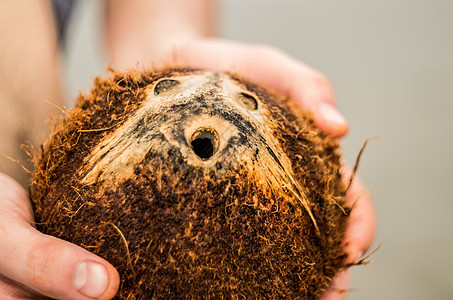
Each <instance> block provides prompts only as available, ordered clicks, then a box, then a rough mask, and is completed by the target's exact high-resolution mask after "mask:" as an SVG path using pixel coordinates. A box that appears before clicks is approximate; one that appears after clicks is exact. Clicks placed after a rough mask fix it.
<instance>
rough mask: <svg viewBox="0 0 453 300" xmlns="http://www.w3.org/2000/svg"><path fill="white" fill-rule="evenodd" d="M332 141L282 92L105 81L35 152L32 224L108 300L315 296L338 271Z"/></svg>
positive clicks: (132, 78) (337, 185)
mask: <svg viewBox="0 0 453 300" xmlns="http://www.w3.org/2000/svg"><path fill="white" fill-rule="evenodd" d="M345 192H346V187H345V185H344V184H343V182H342V178H341V174H340V153H339V146H338V143H337V141H336V140H335V139H332V138H330V137H328V136H325V135H324V134H323V133H321V132H320V131H319V130H318V129H317V128H316V127H315V126H314V124H313V120H312V117H311V115H310V114H309V113H307V112H305V111H303V110H301V109H300V108H298V107H297V106H296V105H294V103H293V102H292V101H291V100H290V99H288V98H287V97H285V96H282V95H278V94H276V93H273V92H271V91H268V90H266V89H264V88H262V87H259V86H258V85H256V84H253V83H251V82H249V81H246V80H243V79H241V78H239V77H237V76H234V75H229V74H221V73H214V72H209V71H203V70H195V69H190V68H167V69H160V70H153V71H150V72H129V73H117V72H113V74H112V76H111V77H110V78H97V79H96V80H95V83H94V87H93V89H92V91H91V93H90V94H88V95H82V96H80V97H79V99H78V100H77V104H76V106H75V108H74V109H72V110H70V111H67V112H65V116H63V117H62V118H60V119H59V120H58V121H57V122H56V125H55V126H54V130H53V133H52V134H51V136H50V137H49V138H48V139H47V140H46V141H45V142H44V144H43V145H42V147H41V153H40V154H39V155H38V156H37V157H36V170H35V172H34V176H33V183H32V188H31V197H32V200H33V204H34V209H35V214H36V222H37V224H39V226H38V228H39V229H40V230H41V231H42V232H45V233H47V234H51V235H53V236H56V237H58V238H61V239H65V240H67V241H70V242H72V243H75V244H77V245H80V246H82V247H84V248H86V249H88V250H90V251H92V252H93V253H95V254H97V255H100V256H102V257H103V258H105V259H107V260H108V261H110V262H111V263H112V264H113V265H114V266H115V267H116V268H117V269H118V271H119V273H120V275H121V286H120V290H119V293H118V299H198V298H208V299H211V298H212V299H222V298H227V299H230V298H231V299H239V298H247V299H257V298H260V299H261V298H269V299H317V298H319V297H320V296H321V295H322V294H323V292H324V291H325V289H326V288H327V287H328V285H329V283H330V281H331V279H332V278H333V277H334V276H335V274H336V273H337V272H338V271H339V270H340V269H342V268H344V267H345V265H344V264H343V262H342V261H343V259H344V258H345V255H346V254H345V253H344V251H343V249H342V240H343V235H344V231H345V227H346V222H347V218H348V215H349V211H350V209H349V208H348V207H347V206H346V205H345V200H344V197H345Z"/></svg>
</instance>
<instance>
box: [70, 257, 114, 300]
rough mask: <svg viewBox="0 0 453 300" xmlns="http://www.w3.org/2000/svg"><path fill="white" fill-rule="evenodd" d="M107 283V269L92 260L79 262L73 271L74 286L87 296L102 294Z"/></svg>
mask: <svg viewBox="0 0 453 300" xmlns="http://www.w3.org/2000/svg"><path fill="white" fill-rule="evenodd" d="M107 284H108V276H107V269H106V268H105V267H104V266H103V265H101V264H99V263H96V262H92V261H86V262H83V263H80V264H79V265H78V266H77V268H76V270H75V272H74V279H73V285H74V288H76V289H77V290H78V291H79V292H80V293H82V294H83V295H85V296H87V297H90V298H98V297H100V296H102V295H103V294H104V292H105V289H106V288H107Z"/></svg>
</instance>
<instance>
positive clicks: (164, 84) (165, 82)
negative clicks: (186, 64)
mask: <svg viewBox="0 0 453 300" xmlns="http://www.w3.org/2000/svg"><path fill="white" fill-rule="evenodd" d="M178 84H179V81H177V80H174V79H162V80H161V81H159V82H158V83H157V84H156V86H155V87H154V95H156V96H157V95H159V94H160V93H163V92H166V91H168V90H169V89H171V88H173V87H175V86H177V85H178Z"/></svg>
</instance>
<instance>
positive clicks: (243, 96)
mask: <svg viewBox="0 0 453 300" xmlns="http://www.w3.org/2000/svg"><path fill="white" fill-rule="evenodd" d="M238 100H239V101H240V102H241V103H242V104H243V105H244V107H245V108H247V109H249V110H257V108H258V101H256V99H255V97H254V96H252V95H250V94H247V93H240V94H239V95H238Z"/></svg>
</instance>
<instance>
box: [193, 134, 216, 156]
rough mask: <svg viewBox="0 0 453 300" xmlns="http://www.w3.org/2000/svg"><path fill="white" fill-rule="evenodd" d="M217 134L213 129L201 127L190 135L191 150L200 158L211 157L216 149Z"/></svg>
mask: <svg viewBox="0 0 453 300" xmlns="http://www.w3.org/2000/svg"><path fill="white" fill-rule="evenodd" d="M217 141H218V138H217V134H216V132H215V131H214V130H213V129H209V128H202V129H199V130H197V131H196V132H195V133H194V134H193V135H192V140H191V142H190V144H191V146H192V150H193V152H194V153H195V154H196V155H197V156H198V157H199V158H201V159H202V160H207V159H209V158H211V157H212V156H213V155H214V153H215V152H216V151H217Z"/></svg>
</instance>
